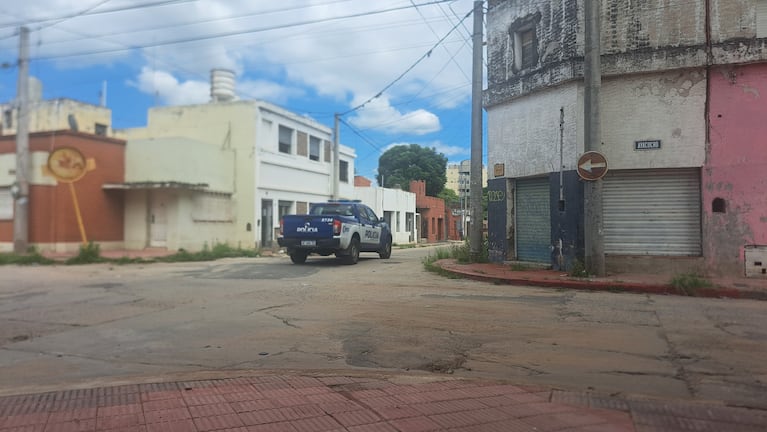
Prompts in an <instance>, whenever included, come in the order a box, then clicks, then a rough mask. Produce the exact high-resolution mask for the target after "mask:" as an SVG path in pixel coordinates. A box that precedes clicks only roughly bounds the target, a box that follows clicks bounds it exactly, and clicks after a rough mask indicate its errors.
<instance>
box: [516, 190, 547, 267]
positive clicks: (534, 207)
mask: <svg viewBox="0 0 767 432" xmlns="http://www.w3.org/2000/svg"><path fill="white" fill-rule="evenodd" d="M516 189H517V193H516V198H517V203H516V214H517V230H516V231H517V258H518V259H519V260H520V261H530V262H545V263H549V262H551V214H550V212H549V180H548V178H543V179H532V180H517V182H516Z"/></svg>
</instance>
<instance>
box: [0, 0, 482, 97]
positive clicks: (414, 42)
mask: <svg viewBox="0 0 767 432" xmlns="http://www.w3.org/2000/svg"><path fill="white" fill-rule="evenodd" d="M83 3H85V2H80V1H75V0H36V1H34V2H32V3H30V2H8V4H7V5H4V6H3V9H4V12H6V13H7V14H8V17H11V19H10V20H11V21H13V18H15V17H21V18H26V19H27V20H31V19H38V20H39V19H43V18H52V17H63V16H67V15H74V14H77V13H78V12H82V11H84V10H86V9H87V6H88V5H83ZM158 3H159V2H158ZM416 3H425V0H417V1H416ZM131 5H135V3H132V1H131V0H113V1H111V2H109V3H107V4H104V5H103V6H99V7H97V8H96V9H94V10H93V11H90V12H88V13H86V14H85V15H83V16H77V17H72V18H69V19H66V20H63V21H61V22H58V23H56V24H55V25H50V24H52V23H55V22H56V21H47V22H39V23H37V24H32V25H31V26H30V27H31V28H32V29H33V30H35V28H36V27H37V28H42V30H39V31H34V32H33V42H34V45H35V47H34V53H33V54H34V55H35V56H37V57H43V58H44V57H48V56H51V57H57V56H62V55H70V54H77V53H96V54H92V55H88V56H85V57H73V58H63V59H61V61H62V64H63V63H67V64H68V65H69V66H72V65H79V64H93V63H96V62H98V61H99V59H102V61H103V62H104V64H115V62H119V61H123V62H124V63H125V64H126V65H134V64H135V61H136V57H135V55H131V50H130V48H131V47H146V48H143V49H141V55H142V56H143V57H144V60H145V62H146V63H145V64H146V65H151V66H152V68H156V69H159V70H164V71H167V72H169V73H171V74H173V75H176V76H178V75H183V76H188V77H190V78H192V79H194V80H199V81H205V80H206V75H207V73H208V71H209V70H210V69H211V68H214V67H222V68H230V69H233V70H235V71H236V72H237V73H238V75H240V76H242V77H243V80H258V79H262V80H263V79H268V80H271V81H273V82H276V83H279V84H281V85H289V84H286V82H293V83H300V84H302V85H305V86H306V87H308V88H309V89H311V90H312V91H314V92H316V93H317V94H319V95H330V96H333V97H335V98H337V99H338V100H340V101H346V102H347V103H349V101H351V100H364V99H366V98H369V97H371V96H373V95H375V94H376V93H378V92H379V91H380V90H381V89H383V88H384V87H385V86H386V85H387V84H389V83H391V82H392V81H393V80H394V79H395V78H396V77H397V76H399V75H400V74H401V73H403V72H404V71H405V70H407V69H408V68H409V67H410V66H411V65H413V63H414V62H415V61H416V60H417V59H419V58H420V57H421V56H422V55H424V53H426V52H427V51H428V50H429V49H430V48H432V47H433V46H434V44H435V43H436V42H437V41H438V40H439V39H440V38H441V37H443V36H444V35H445V34H447V32H448V31H450V30H451V29H452V28H453V27H454V26H456V25H457V23H458V21H459V19H461V18H463V17H464V15H465V14H466V13H467V12H469V11H470V10H471V9H472V1H470V0H456V1H454V2H449V3H442V4H437V5H427V6H421V7H419V8H418V9H415V8H411V7H409V6H410V5H409V4H408V2H402V1H397V0H377V1H375V2H361V1H351V0H350V1H328V0H284V1H282V2H253V1H251V0H196V1H180V2H178V3H175V4H169V5H164V6H159V7H142V8H136V9H128V10H123V11H117V12H113V13H100V14H97V13H95V12H99V11H103V10H109V9H115V8H125V7H129V6H131ZM403 6H405V7H407V8H406V9H402V10H394V11H389V12H386V13H374V12H376V11H381V10H384V9H392V8H397V7H403ZM350 15H356V16H354V17H350V18H346V19H333V18H336V17H341V16H350ZM321 20H327V21H324V22H320V21H321ZM310 22H313V23H311V24H310ZM297 23H303V24H302V25H298V26H296V25H295V24H297ZM470 26H471V22H470V20H464V22H463V25H459V26H458V27H457V29H456V31H454V32H453V33H451V35H450V36H449V37H448V38H447V39H446V40H445V42H444V43H443V44H442V45H441V46H439V47H437V48H435V49H433V50H432V51H431V54H430V55H429V56H428V57H427V58H425V59H424V60H423V61H422V62H421V63H420V64H419V65H418V66H417V67H415V68H414V69H413V70H412V71H410V72H408V73H407V74H406V75H405V76H404V77H403V78H402V80H401V81H399V82H398V83H397V84H395V85H394V86H392V88H391V89H389V90H388V91H387V92H386V95H387V96H388V97H389V98H390V100H392V102H393V103H399V102H401V101H402V100H403V99H405V100H407V99H409V98H413V97H416V96H418V97H419V98H424V100H422V101H421V102H420V105H421V106H420V107H418V108H421V109H424V110H426V109H430V108H428V107H429V106H432V107H447V108H450V107H452V106H456V105H457V104H460V103H463V102H465V101H466V100H467V97H468V95H469V94H470V86H468V85H466V84H468V83H469V82H470V79H469V76H470V75H469V74H470V73H471V67H470V66H471V49H470V43H468V40H469V38H470V36H469V27H470ZM237 33H240V34H239V35H238V34H237ZM181 41H188V42H183V43H175V44H167V43H168V42H181ZM16 44H17V41H16V40H15V38H9V39H6V40H0V52H2V51H7V52H14V51H15V50H16ZM115 50H117V51H116V52H114V51H115ZM105 51H112V52H105ZM453 57H454V58H453ZM291 86H293V85H291ZM411 111H413V112H415V111H417V108H413V109H412V110H411Z"/></svg>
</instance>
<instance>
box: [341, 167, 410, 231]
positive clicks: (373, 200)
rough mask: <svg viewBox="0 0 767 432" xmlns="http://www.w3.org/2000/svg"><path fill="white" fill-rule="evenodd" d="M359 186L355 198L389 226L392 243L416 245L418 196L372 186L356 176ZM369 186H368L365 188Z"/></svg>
mask: <svg viewBox="0 0 767 432" xmlns="http://www.w3.org/2000/svg"><path fill="white" fill-rule="evenodd" d="M354 182H355V184H356V185H357V187H355V189H354V198H355V199H358V200H360V201H362V202H363V203H364V204H365V205H367V206H368V207H370V208H371V209H373V211H374V212H375V213H376V215H377V216H378V217H382V218H384V219H385V220H386V223H387V224H388V225H389V229H390V230H391V233H392V242H394V243H395V244H399V245H402V244H410V243H415V242H416V239H418V229H417V225H416V195H415V194H414V193H412V192H408V191H404V190H402V189H388V188H382V187H373V186H371V184H372V182H371V181H370V180H368V179H366V178H365V177H362V176H355V178H354ZM364 185H367V186H364Z"/></svg>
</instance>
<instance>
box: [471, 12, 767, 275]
mask: <svg viewBox="0 0 767 432" xmlns="http://www.w3.org/2000/svg"><path fill="white" fill-rule="evenodd" d="M764 3H765V2H764V1H762V0H734V1H733V0H708V1H705V0H697V1H693V2H689V1H684V2H683V1H681V0H678V1H674V0H670V1H669V0H649V1H646V2H633V1H629V0H604V1H602V2H601V6H602V8H601V29H602V32H601V54H602V56H601V57H602V89H601V97H600V102H601V113H602V118H601V122H602V131H601V136H602V140H601V141H602V142H601V143H599V145H598V147H599V150H600V152H601V153H603V154H604V155H605V157H606V159H607V161H608V167H609V171H608V174H607V176H606V177H605V178H604V180H603V187H604V193H603V209H602V212H603V222H604V233H603V234H604V247H605V254H606V264H607V267H608V271H609V270H642V269H655V270H657V269H658V268H661V267H662V268H665V269H667V270H668V271H672V272H675V271H676V272H682V271H699V272H705V273H710V274H743V273H744V268H745V267H746V266H747V259H746V253H747V251H750V252H749V253H752V254H759V253H760V250H761V247H762V246H763V245H767V222H765V220H764V219H763V218H761V216H760V215H764V214H767V200H765V193H764V191H763V189H760V191H757V190H756V189H754V188H759V187H762V185H763V184H764V182H765V181H767V180H765V178H766V177H767V176H765V175H764V174H761V175H759V174H756V173H757V172H762V173H763V172H765V170H764V168H765V161H766V159H765V156H764V154H763V153H764V152H762V154H759V155H756V154H754V152H758V150H757V149H758V148H760V147H761V148H763V147H764V146H763V144H760V142H759V138H758V137H759V135H758V133H759V132H760V129H759V128H760V127H761V126H758V125H757V124H756V123H749V124H748V127H746V124H745V123H744V122H745V121H747V120H746V119H753V118H757V117H759V118H764V116H765V115H767V108H765V107H767V104H765V103H764V101H760V99H761V97H762V96H761V95H762V93H760V89H761V88H763V86H764V67H765V64H766V63H765V61H766V60H767V40H766V39H765V36H766V34H765V32H766V31H767V28H765V27H767V25H765V24H766V23H767V17H765V14H767V6H765V4H764ZM680 8H682V9H683V10H684V11H685V13H678V10H680ZM583 19H584V12H583V1H580V0H557V1H537V0H536V1H531V0H506V1H502V0H495V1H494V0H490V1H489V2H488V13H487V34H488V56H489V59H488V60H489V63H488V88H487V90H486V92H485V100H484V104H485V108H486V110H487V113H488V165H489V166H490V167H491V172H492V175H491V178H490V179H489V181H488V189H489V217H488V219H489V220H488V231H489V232H488V236H489V244H490V255H491V258H492V259H494V260H497V261H498V260H506V259H512V260H521V261H531V262H542V263H550V264H552V265H553V266H555V267H557V268H560V269H563V270H564V269H568V268H570V267H571V266H572V264H573V263H574V262H575V261H576V260H582V259H583V250H584V226H585V224H587V223H589V222H590V221H586V220H584V209H583V181H582V180H581V179H580V178H579V177H578V175H577V172H576V169H577V167H576V164H577V160H578V157H579V156H580V155H581V154H582V153H583V152H584V148H585V146H584V142H583V122H584V119H583V116H584V114H583V103H584V101H583V99H584V97H583V55H584V48H583V40H584V34H583V29H584V25H583ZM757 123H758V122H757ZM751 175H753V176H751ZM749 178H750V179H751V182H750V183H749V181H748V180H747V179H749ZM715 201H716V203H715ZM722 202H723V204H722ZM722 206H723V207H724V209H725V212H722V211H721V209H722ZM757 261H758V260H757ZM659 266H660V267H659Z"/></svg>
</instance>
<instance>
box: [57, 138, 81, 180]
mask: <svg viewBox="0 0 767 432" xmlns="http://www.w3.org/2000/svg"><path fill="white" fill-rule="evenodd" d="M48 170H49V171H50V172H51V174H53V176H54V177H56V179H57V180H59V181H63V182H75V181H77V180H80V179H81V178H82V177H83V176H84V175H85V171H86V161H85V156H83V154H82V153H80V150H77V149H75V148H72V147H60V148H57V149H56V150H54V151H52V152H51V154H50V155H49V156H48Z"/></svg>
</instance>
